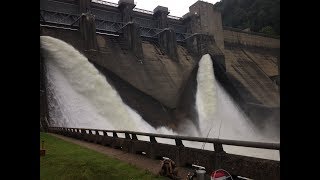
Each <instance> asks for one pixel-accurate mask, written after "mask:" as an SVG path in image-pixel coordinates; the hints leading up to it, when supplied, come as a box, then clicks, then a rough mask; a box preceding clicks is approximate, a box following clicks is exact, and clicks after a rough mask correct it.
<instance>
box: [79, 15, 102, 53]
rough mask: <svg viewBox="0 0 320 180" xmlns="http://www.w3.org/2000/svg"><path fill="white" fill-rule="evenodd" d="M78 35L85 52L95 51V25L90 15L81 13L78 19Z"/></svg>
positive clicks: (96, 47)
mask: <svg viewBox="0 0 320 180" xmlns="http://www.w3.org/2000/svg"><path fill="white" fill-rule="evenodd" d="M79 23H80V27H79V28H80V33H81V37H82V40H83V44H84V48H85V49H86V50H97V49H98V45H97V37H96V24H95V20H94V16H93V15H92V14H91V13H89V12H88V13H83V14H82V16H81V18H80V22H79Z"/></svg>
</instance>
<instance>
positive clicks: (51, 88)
mask: <svg viewBox="0 0 320 180" xmlns="http://www.w3.org/2000/svg"><path fill="white" fill-rule="evenodd" d="M40 40H41V47H42V48H43V50H44V59H45V60H46V68H47V77H48V78H47V79H48V92H49V93H48V94H49V95H48V97H49V113H50V114H49V115H50V118H51V120H52V121H53V122H52V123H53V124H52V125H53V126H65V127H80V128H98V129H116V130H131V131H140V132H150V133H166V134H173V132H172V131H170V130H168V129H166V128H161V129H159V130H156V129H154V128H153V127H152V126H150V125H149V124H148V123H146V122H145V121H144V120H143V119H142V118H141V116H140V115H139V114H137V113H136V112H135V111H134V110H132V109H131V108H130V107H128V106H127V105H126V104H125V103H123V101H122V99H121V97H120V96H119V95H118V93H117V92H116V90H114V89H113V87H112V86H111V85H110V84H109V83H108V82H107V80H106V78H105V77H104V76H103V75H102V74H100V73H99V71H98V70H97V69H96V68H95V67H94V66H93V65H92V64H91V63H90V62H89V61H88V59H87V58H86V57H84V56H83V55H82V54H80V53H79V52H78V51H77V50H76V49H74V48H73V47H72V46H70V45H69V44H67V43H65V42H63V41H61V40H59V39H55V38H52V37H49V36H41V37H40ZM140 138H142V139H146V138H143V137H140Z"/></svg>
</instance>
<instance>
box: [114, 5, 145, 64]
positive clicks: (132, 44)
mask: <svg viewBox="0 0 320 180" xmlns="http://www.w3.org/2000/svg"><path fill="white" fill-rule="evenodd" d="M118 4H119V10H120V12H121V16H122V22H124V23H126V24H125V25H124V27H123V37H124V40H125V41H126V43H127V45H128V47H129V48H130V49H131V50H132V51H133V53H134V54H135V55H136V56H137V58H138V59H139V60H142V59H143V51H142V41H141V37H140V29H139V25H138V24H136V23H133V22H132V17H133V8H134V7H135V6H136V5H135V4H134V0H119V2H118Z"/></svg>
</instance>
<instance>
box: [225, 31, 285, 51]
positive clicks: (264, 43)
mask: <svg viewBox="0 0 320 180" xmlns="http://www.w3.org/2000/svg"><path fill="white" fill-rule="evenodd" d="M223 36H224V37H223V38H224V42H227V43H232V44H242V45H245V46H256V47H264V48H274V49H279V48H280V39H276V38H271V37H266V36H261V35H256V34H253V33H248V32H240V31H235V30H230V29H226V28H224V30H223Z"/></svg>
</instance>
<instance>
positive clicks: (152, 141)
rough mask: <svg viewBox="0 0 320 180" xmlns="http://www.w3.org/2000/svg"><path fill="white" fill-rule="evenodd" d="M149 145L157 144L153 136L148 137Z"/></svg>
mask: <svg viewBox="0 0 320 180" xmlns="http://www.w3.org/2000/svg"><path fill="white" fill-rule="evenodd" d="M149 138H150V142H151V143H158V142H157V140H156V138H155V137H154V136H149Z"/></svg>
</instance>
